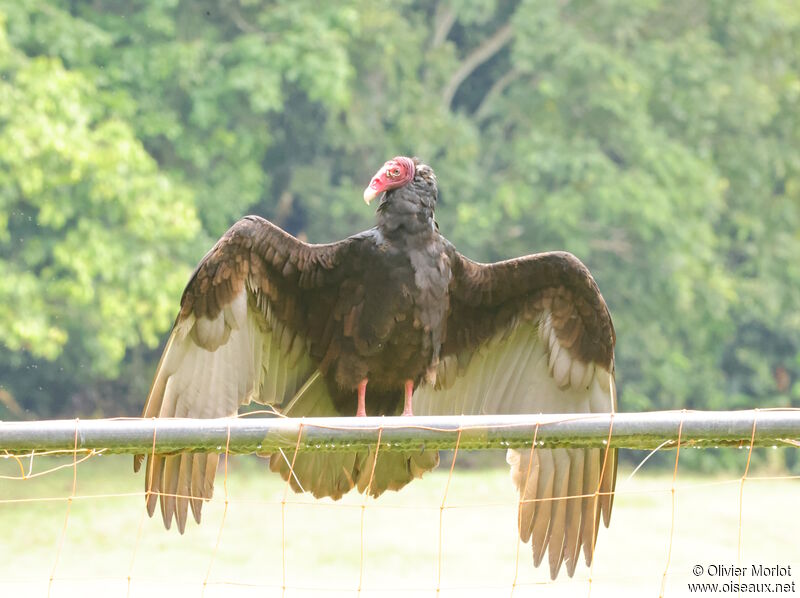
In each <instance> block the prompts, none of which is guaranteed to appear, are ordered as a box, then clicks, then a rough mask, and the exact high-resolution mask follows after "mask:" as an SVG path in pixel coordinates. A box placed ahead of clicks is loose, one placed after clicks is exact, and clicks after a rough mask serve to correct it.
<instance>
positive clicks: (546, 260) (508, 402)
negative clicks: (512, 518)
mask: <svg viewBox="0 0 800 598" xmlns="http://www.w3.org/2000/svg"><path fill="white" fill-rule="evenodd" d="M451 263H452V264H453V282H452V286H451V294H450V305H451V311H450V314H449V317H448V320H447V339H446V341H445V344H444V347H443V350H442V357H441V362H440V364H439V367H438V370H437V375H436V381H435V383H433V384H430V385H425V386H422V387H420V388H419V389H417V392H416V394H415V397H414V412H415V413H417V414H420V415H425V414H462V413H463V414H467V413H548V412H549V413H569V412H576V413H581V412H603V411H605V412H608V411H613V410H615V408H616V399H615V391H614V377H613V373H614V342H615V334H614V328H613V325H612V323H611V317H610V315H609V313H608V308H607V307H606V304H605V301H604V300H603V297H602V295H601V294H600V291H599V290H598V288H597V285H596V284H595V281H594V279H593V278H592V276H591V274H590V273H589V270H588V269H587V268H586V266H584V265H583V264H582V263H581V262H580V261H579V260H578V259H577V258H575V257H574V256H572V255H571V254H569V253H563V252H556V253H543V254H537V255H531V256H527V257H522V258H518V259H514V260H509V261H506V262H499V263H497V264H488V265H487V264H478V263H476V262H472V261H470V260H468V259H467V258H465V257H463V256H462V255H460V254H458V253H457V252H456V251H455V250H452V255H451ZM508 462H509V464H510V465H511V476H512V481H513V482H514V484H515V486H516V487H517V489H518V490H519V493H520V509H519V534H520V538H521V539H522V540H523V541H525V542H527V541H528V540H530V541H531V548H532V552H533V561H534V564H536V565H538V564H539V563H540V562H541V561H542V559H543V557H544V554H545V552H546V551H548V552H549V564H550V574H551V576H552V577H553V578H555V577H556V575H557V574H558V571H559V569H560V567H561V564H562V562H563V561H564V560H566V563H567V572H568V574H569V575H572V574H573V572H574V570H575V564H576V560H577V555H578V553H579V552H580V549H581V547H583V550H584V554H585V556H586V560H587V564H588V563H590V562H591V559H592V555H593V551H594V545H595V541H596V537H597V525H598V524H599V521H600V517H601V515H602V517H603V519H604V521H605V523H606V525H608V521H609V517H610V515H611V506H612V502H613V489H614V480H615V476H616V463H617V459H616V450H612V451H609V452H608V455H606V452H605V451H602V450H600V449H553V450H545V449H538V448H537V449H535V450H534V451H533V452H532V453H531V451H530V450H528V451H525V450H522V451H516V450H510V451H509V454H508ZM569 497H575V498H569Z"/></svg>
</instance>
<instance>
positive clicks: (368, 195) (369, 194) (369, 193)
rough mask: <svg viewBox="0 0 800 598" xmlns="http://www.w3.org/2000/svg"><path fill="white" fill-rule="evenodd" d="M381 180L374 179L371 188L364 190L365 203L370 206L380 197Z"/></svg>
mask: <svg viewBox="0 0 800 598" xmlns="http://www.w3.org/2000/svg"><path fill="white" fill-rule="evenodd" d="M380 186H381V180H380V179H379V178H378V177H375V178H374V179H372V182H371V183H370V184H369V186H368V187H367V188H366V189H364V202H365V203H366V204H367V205H369V204H370V202H371V201H372V200H373V199H375V198H376V197H378V194H379V193H380V192H381V188H380Z"/></svg>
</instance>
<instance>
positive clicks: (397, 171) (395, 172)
mask: <svg viewBox="0 0 800 598" xmlns="http://www.w3.org/2000/svg"><path fill="white" fill-rule="evenodd" d="M389 174H390V175H391V176H392V177H398V176H400V169H399V168H393V169H392V170H391V171H390V172H389Z"/></svg>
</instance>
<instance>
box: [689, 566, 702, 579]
mask: <svg viewBox="0 0 800 598" xmlns="http://www.w3.org/2000/svg"><path fill="white" fill-rule="evenodd" d="M692 573H694V575H695V577H700V576H701V575H702V574H703V565H695V566H694V567H692Z"/></svg>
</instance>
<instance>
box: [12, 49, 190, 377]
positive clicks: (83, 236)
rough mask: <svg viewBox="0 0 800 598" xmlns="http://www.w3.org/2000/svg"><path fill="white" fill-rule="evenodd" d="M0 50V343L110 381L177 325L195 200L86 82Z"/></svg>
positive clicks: (59, 67)
mask: <svg viewBox="0 0 800 598" xmlns="http://www.w3.org/2000/svg"><path fill="white" fill-rule="evenodd" d="M0 43H3V44H4V47H3V54H2V63H0V69H1V72H2V79H0V95H2V97H3V98H4V101H3V102H2V104H0V147H3V148H4V150H3V152H2V153H1V154H0V210H2V213H3V216H4V217H3V219H2V222H0V268H2V272H3V275H2V277H0V280H1V281H2V282H0V302H2V303H3V305H4V307H5V309H4V310H3V311H2V313H0V336H1V337H2V339H3V344H4V345H5V346H6V348H7V349H9V350H11V351H20V350H25V351H27V352H29V353H30V355H32V356H34V357H43V358H46V359H49V360H52V359H55V358H57V357H58V356H59V355H60V354H61V352H62V351H63V350H64V347H65V345H67V344H69V345H70V346H71V348H72V350H75V351H78V352H80V353H82V354H84V355H85V360H86V362H87V364H91V365H90V367H89V368H88V370H89V372H90V373H91V374H97V375H103V376H111V375H115V374H116V373H117V372H118V366H119V364H120V362H121V361H122V359H123V358H124V356H125V351H126V349H127V348H128V347H130V346H136V345H138V344H144V345H147V346H150V347H154V346H156V345H157V344H158V341H159V338H160V336H161V334H162V333H163V331H164V330H165V329H166V328H167V326H169V324H170V322H171V320H172V318H173V317H174V306H173V301H174V297H175V296H176V294H177V293H178V292H179V290H180V288H181V286H182V284H183V283H184V280H185V277H186V275H187V273H188V268H187V265H186V261H185V252H183V251H182V250H181V249H180V247H181V246H182V245H183V244H185V243H187V242H189V241H191V240H192V239H193V238H194V237H195V236H196V234H197V231H198V222H197V218H196V215H195V208H194V205H193V202H192V197H191V194H190V192H189V190H188V189H186V188H183V187H181V186H180V185H175V184H174V183H172V182H171V181H170V180H169V179H168V178H167V177H166V176H164V175H163V174H162V173H160V172H159V170H158V166H157V164H156V163H155V161H154V160H153V158H152V157H151V156H150V155H148V154H147V152H145V151H144V149H143V147H142V144H141V142H140V141H139V140H138V139H137V138H136V135H135V134H134V132H133V131H132V130H131V128H130V126H129V125H128V124H126V123H125V122H123V121H120V120H119V119H118V118H117V117H116V116H115V114H114V113H113V111H112V110H111V109H110V106H109V102H108V101H107V99H106V98H105V97H104V94H103V93H101V92H99V91H98V90H97V89H96V88H95V86H94V85H93V83H92V82H91V81H90V80H89V79H88V78H87V77H86V76H85V75H84V74H82V73H80V72H78V71H71V70H67V69H65V68H64V66H63V64H62V62H61V60H60V59H59V58H57V57H45V56H39V57H36V58H28V57H25V56H24V55H22V54H21V53H19V52H16V51H14V50H13V49H12V48H9V46H8V44H7V42H6V40H5V38H3V39H2V41H1V42H0ZM181 257H183V259H181Z"/></svg>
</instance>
